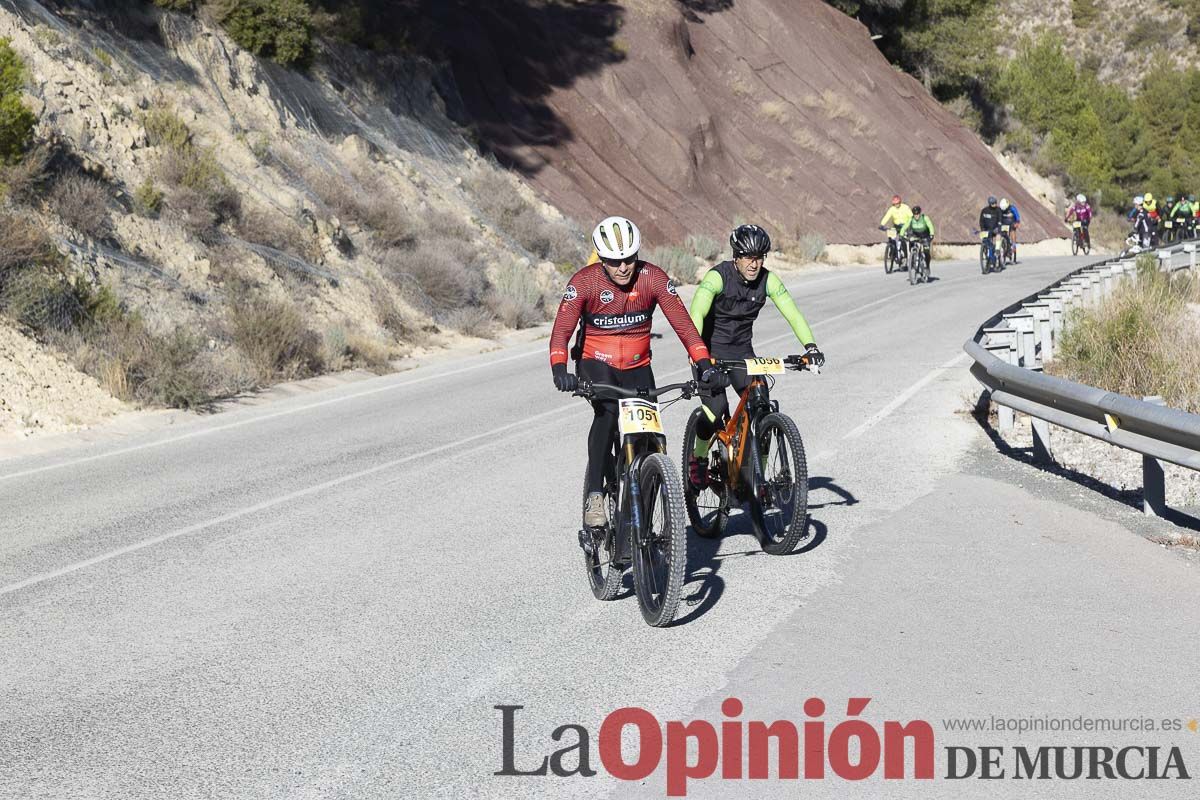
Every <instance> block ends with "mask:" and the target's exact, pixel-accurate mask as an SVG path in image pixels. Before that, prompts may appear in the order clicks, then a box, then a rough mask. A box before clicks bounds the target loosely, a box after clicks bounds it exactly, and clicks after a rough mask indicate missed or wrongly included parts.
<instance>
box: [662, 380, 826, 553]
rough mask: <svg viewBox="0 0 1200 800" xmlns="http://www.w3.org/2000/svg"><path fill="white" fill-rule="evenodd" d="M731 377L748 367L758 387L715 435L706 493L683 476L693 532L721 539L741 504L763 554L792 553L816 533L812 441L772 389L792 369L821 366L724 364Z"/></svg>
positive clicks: (690, 428) (688, 445)
mask: <svg viewBox="0 0 1200 800" xmlns="http://www.w3.org/2000/svg"><path fill="white" fill-rule="evenodd" d="M715 366H716V367H717V368H718V369H721V370H723V371H724V372H726V373H729V372H733V371H735V370H746V373H747V375H748V376H749V377H750V379H751V380H750V384H749V385H748V386H747V387H746V390H745V391H744V392H742V395H741V400H740V402H739V403H738V406H737V410H735V411H734V412H733V415H732V416H731V417H729V418H728V420H722V421H721V424H723V425H724V427H723V428H722V429H721V430H718V431H717V433H716V435H715V436H714V437H713V443H712V447H711V449H710V450H709V453H708V468H707V469H706V470H704V475H705V485H704V486H703V488H700V489H699V490H698V489H697V487H695V486H693V485H692V483H691V481H690V480H688V475H687V473H686V471H685V473H684V476H683V485H684V503H685V505H686V506H687V512H688V517H689V518H690V519H691V522H692V528H693V530H695V531H696V533H697V534H698V535H700V536H702V537H704V538H715V537H717V536H720V535H721V533H722V532H723V531H724V529H725V523H726V521H727V520H728V518H729V510H730V507H731V506H732V505H733V502H734V501H737V502H740V503H745V504H747V505H749V507H750V518H751V520H752V521H753V523H754V529H755V531H756V532H757V533H758V536H759V541H760V542H761V544H762V549H763V550H764V551H765V552H767V553H770V554H771V555H782V554H785V553H790V552H791V551H792V549H793V548H795V546H796V543H797V542H799V541H800V539H801V538H802V537H803V536H804V535H805V533H806V530H807V528H808V463H807V461H806V460H805V456H804V442H803V440H801V438H800V431H799V430H798V429H797V428H796V423H795V422H793V421H792V418H791V417H789V416H787V415H786V414H784V413H782V412H780V410H779V403H778V402H777V401H775V400H771V399H770V396H769V390H770V388H771V386H772V385H773V384H774V381H775V377H774V376H776V375H779V374H782V373H783V372H784V370H785V369H792V370H797V371H798V370H803V369H813V370H816V367H815V366H810V364H809V361H808V358H807V357H806V356H788V357H787V358H784V359H778V358H747V359H744V360H736V361H717V362H716V363H715ZM702 414H704V409H703V408H697V409H696V410H695V411H693V412H692V415H691V416H690V417H689V418H688V423H687V428H686V430H685V431H684V436H683V463H684V465H685V466H684V469H685V470H686V469H687V467H686V465H687V463H688V457H689V456H690V455H691V454H692V453H693V452H694V448H695V444H696V425H697V424H698V423H699V421H700V419H701V415H702Z"/></svg>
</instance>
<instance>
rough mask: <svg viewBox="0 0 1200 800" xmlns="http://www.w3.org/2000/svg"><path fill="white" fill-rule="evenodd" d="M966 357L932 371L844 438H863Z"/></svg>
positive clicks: (964, 356)
mask: <svg viewBox="0 0 1200 800" xmlns="http://www.w3.org/2000/svg"><path fill="white" fill-rule="evenodd" d="M966 357H967V354H966V353H959V354H958V355H956V356H955V357H954V358H952V359H950V360H949V361H947V362H946V363H945V364H943V365H942V366H940V367H937V368H935V369H933V370H931V371H930V372H929V374H928V375H926V376H925V377H923V378H921V380H919V381H917V382H916V383H914V384H913V385H912V386H910V387H908V388H907V389H905V390H904V391H903V392H901V393H900V394H899V395H897V396H896V398H895V399H894V400H892V402H890V403H888V404H887V405H886V406H884V407H883V408H881V409H879V410H878V411H876V412H875V413H874V414H872V415H871V416H869V417H867V420H866V421H865V422H864V423H863V424H861V425H859V426H858V427H857V428H855V429H854V430H852V431H850V432H849V433H847V434H846V435H845V436H843V437H842V438H843V439H857V438H858V437H859V436H862V435H863V434H864V433H866V432H867V431H869V430H870V429H871V428H873V427H875V426H876V425H877V424H879V422H881V421H882V420H884V419H885V418H886V417H887V416H888V415H889V414H891V413H892V412H893V411H895V410H896V409H897V408H899V407H900V406H902V405H904V404H905V403H907V402H908V401H909V400H911V399H912V397H913V395H915V394H916V393H917V392H919V391H921V390H922V389H924V388H925V387H926V386H928V385H929V383H931V382H932V381H933V380H934V379H935V378H937V377H938V376H939V375H941V374H942V373H943V372H945V371H946V370H950V369H953V368H954V367H956V366H957V365H958V364H960V363H962V361H963V360H964V359H966Z"/></svg>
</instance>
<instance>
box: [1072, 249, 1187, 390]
mask: <svg viewBox="0 0 1200 800" xmlns="http://www.w3.org/2000/svg"><path fill="white" fill-rule="evenodd" d="M1139 266H1141V265H1140V264H1139ZM1050 367H1051V369H1052V371H1053V372H1054V373H1056V374H1059V375H1062V376H1064V377H1067V378H1070V379H1071V380H1075V381H1079V382H1081V383H1084V384H1087V385H1089V386H1095V387H1097V388H1100V389H1104V390H1105V391H1110V392H1117V393H1120V394H1124V395H1128V396H1131V397H1137V398H1140V397H1143V396H1145V395H1155V394H1156V395H1161V396H1162V397H1163V398H1164V399H1165V400H1166V401H1167V403H1168V404H1169V405H1171V406H1173V407H1175V408H1180V409H1183V410H1185V411H1192V412H1195V411H1197V410H1200V279H1198V278H1197V277H1196V276H1193V275H1176V276H1173V277H1172V276H1167V275H1165V274H1162V273H1159V272H1158V271H1157V270H1155V269H1153V268H1151V269H1149V270H1144V271H1143V272H1142V273H1141V275H1140V276H1139V278H1138V280H1137V281H1136V283H1128V284H1125V285H1122V286H1121V287H1120V288H1119V289H1118V290H1117V291H1116V293H1114V294H1113V296H1112V297H1110V298H1109V299H1108V300H1107V301H1105V302H1104V303H1103V304H1102V305H1101V306H1099V307H1097V308H1094V309H1083V310H1080V311H1079V312H1076V313H1074V314H1072V316H1071V318H1070V319H1069V320H1068V322H1067V325H1066V328H1065V331H1064V333H1063V338H1062V343H1061V345H1060V346H1059V349H1058V350H1057V352H1056V353H1055V359H1054V361H1053V362H1052V363H1051V365H1050Z"/></svg>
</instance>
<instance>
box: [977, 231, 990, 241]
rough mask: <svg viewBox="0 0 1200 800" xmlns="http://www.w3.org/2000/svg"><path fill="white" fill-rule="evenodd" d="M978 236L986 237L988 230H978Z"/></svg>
mask: <svg viewBox="0 0 1200 800" xmlns="http://www.w3.org/2000/svg"><path fill="white" fill-rule="evenodd" d="M979 238H980V239H986V238H988V232H987V231H980V232H979Z"/></svg>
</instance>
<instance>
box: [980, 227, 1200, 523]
mask: <svg viewBox="0 0 1200 800" xmlns="http://www.w3.org/2000/svg"><path fill="white" fill-rule="evenodd" d="M1197 249H1200V244H1192V243H1188V244H1183V245H1175V246H1172V247H1166V248H1160V249H1158V250H1155V251H1151V252H1154V253H1155V255H1156V257H1157V258H1158V266H1159V269H1160V270H1165V271H1176V270H1179V269H1195V267H1196V253H1197ZM1181 262H1182V263H1181ZM1137 279H1138V272H1137V266H1136V261H1135V257H1126V258H1121V257H1119V256H1118V257H1115V258H1110V259H1107V260H1105V261H1101V262H1098V263H1095V264H1091V265H1088V266H1086V267H1082V268H1080V269H1077V270H1075V271H1074V272H1071V273H1070V274H1068V275H1066V276H1065V277H1063V278H1062V279H1060V280H1058V281H1056V282H1055V283H1053V284H1051V285H1049V286H1047V287H1046V288H1045V289H1043V290H1042V291H1040V292H1037V293H1035V294H1032V295H1029V296H1028V297H1026V298H1024V299H1023V300H1019V301H1017V302H1016V303H1013V304H1012V305H1010V306H1008V307H1007V308H1005V309H1004V310H1002V311H1000V312H999V313H998V314H996V315H995V316H993V317H992V318H991V319H989V320H988V321H987V322H985V323H984V324H983V325H981V326H979V329H978V330H977V331H976V332H975V335H974V336H973V337H972V338H971V339H969V340H968V341H967V342H966V344H965V345H963V349H964V350H966V352H967V354H968V355H970V356H971V358H973V359H974V360H975V363H974V364H972V365H971V374H972V375H974V376H975V378H976V379H977V380H978V381H979V382H980V383H981V384H983V385H984V387H986V388H987V389H988V391H989V392H990V395H991V400H992V402H994V403H996V404H997V405H998V406H999V413H1000V420H999V423H1000V429H1001V430H1002V431H1004V430H1011V429H1012V427H1013V424H1014V420H1013V412H1014V411H1020V412H1022V413H1025V414H1028V415H1029V416H1030V417H1031V418H1032V421H1033V425H1032V427H1033V440H1034V455H1035V457H1036V458H1038V459H1040V460H1047V461H1052V460H1053V450H1052V447H1051V441H1050V424H1054V425H1058V426H1061V427H1063V428H1069V429H1070V430H1073V431H1078V432H1079V433H1082V434H1086V435H1087V436H1091V437H1094V438H1096V439H1100V440H1102V441H1105V442H1108V443H1109V444H1113V445H1116V446H1118V447H1123V448H1125V449H1127V450H1133V451H1135V452H1138V453H1141V454H1142V456H1143V469H1142V472H1143V484H1144V497H1145V499H1144V502H1143V508H1144V510H1145V512H1146V513H1147V514H1155V515H1158V516H1164V515H1166V514H1167V508H1166V503H1165V501H1164V499H1163V498H1164V497H1165V487H1164V486H1163V470H1162V464H1161V463H1159V462H1160V461H1169V462H1171V463H1173V464H1179V465H1180V466H1183V467H1188V468H1189V469H1194V470H1200V415H1196V414H1188V413H1186V412H1183V411H1179V410H1177V409H1173V408H1168V407H1166V406H1164V405H1163V404H1162V401H1161V400H1160V399H1159V398H1145V399H1142V400H1138V399H1135V398H1132V397H1126V396H1124V395H1120V394H1114V393H1113V392H1106V391H1104V390H1102V389H1096V388H1094V387H1091V386H1085V385H1083V384H1079V383H1074V382H1072V381H1068V380H1065V379H1063V378H1057V377H1054V376H1052V375H1046V374H1044V373H1043V371H1042V370H1043V366H1044V364H1046V363H1047V362H1049V361H1051V360H1053V357H1054V351H1055V349H1056V346H1057V344H1058V341H1059V338H1060V337H1061V335H1062V332H1063V326H1064V324H1065V321H1066V317H1067V314H1068V313H1069V312H1070V311H1071V310H1072V309H1074V308H1080V307H1086V306H1090V305H1096V304H1098V303H1100V302H1101V301H1103V300H1104V299H1105V298H1106V297H1108V296H1109V295H1110V294H1112V292H1113V290H1114V289H1115V288H1116V286H1117V285H1118V284H1119V283H1121V282H1122V281H1126V280H1134V281H1136V280H1137Z"/></svg>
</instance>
